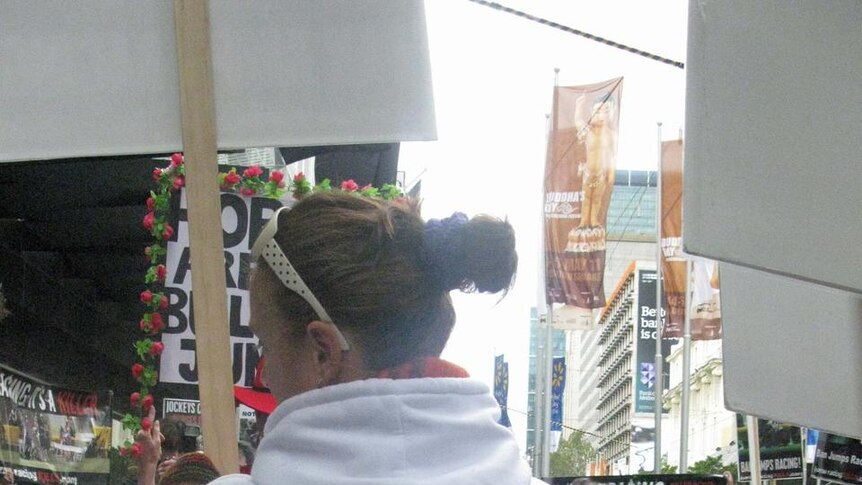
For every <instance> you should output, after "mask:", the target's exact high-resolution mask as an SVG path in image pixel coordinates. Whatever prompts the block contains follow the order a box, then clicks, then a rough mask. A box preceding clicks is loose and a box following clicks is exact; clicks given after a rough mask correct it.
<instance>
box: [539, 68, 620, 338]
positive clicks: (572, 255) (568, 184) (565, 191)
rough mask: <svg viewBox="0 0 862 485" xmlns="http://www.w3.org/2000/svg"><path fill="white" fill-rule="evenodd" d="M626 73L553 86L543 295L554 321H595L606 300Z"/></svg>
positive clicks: (571, 324) (571, 325)
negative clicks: (597, 80) (609, 234)
mask: <svg viewBox="0 0 862 485" xmlns="http://www.w3.org/2000/svg"><path fill="white" fill-rule="evenodd" d="M622 85H623V79H622V78H616V79H611V80H609V81H605V82H602V83H597V84H590V85H586V86H558V87H556V88H555V89H554V103H553V108H552V113H551V117H550V127H549V134H548V152H547V156H546V162H545V181H544V192H545V207H544V213H545V221H544V222H545V231H544V233H545V279H546V281H545V298H546V301H547V303H548V304H554V303H559V304H562V308H559V309H555V310H554V312H555V315H554V324H555V326H556V327H557V328H565V329H581V328H592V326H594V320H593V317H592V310H593V309H596V308H602V307H604V306H605V294H604V289H603V282H604V270H605V249H606V236H607V230H606V222H607V213H608V205H609V204H610V199H611V191H612V190H613V186H614V171H615V169H616V158H617V135H618V131H619V130H618V128H619V112H620V97H621V96H622Z"/></svg>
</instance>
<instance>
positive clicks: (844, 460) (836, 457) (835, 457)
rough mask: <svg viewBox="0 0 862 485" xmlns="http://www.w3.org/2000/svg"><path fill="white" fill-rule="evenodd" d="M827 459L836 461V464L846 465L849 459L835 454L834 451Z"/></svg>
mask: <svg viewBox="0 0 862 485" xmlns="http://www.w3.org/2000/svg"><path fill="white" fill-rule="evenodd" d="M829 459H830V460H832V461H837V462H838V463H843V464H845V465H846V464H847V463H849V462H850V457H849V456H847V455H844V454H840V453H835V452H834V451H833V452H831V453H829Z"/></svg>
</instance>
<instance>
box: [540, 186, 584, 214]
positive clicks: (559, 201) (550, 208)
mask: <svg viewBox="0 0 862 485" xmlns="http://www.w3.org/2000/svg"><path fill="white" fill-rule="evenodd" d="M583 197H584V193H583V192H548V193H546V194H545V217H548V218H550V219H579V218H580V217H581V215H580V212H579V211H580V204H581V200H582V199H583Z"/></svg>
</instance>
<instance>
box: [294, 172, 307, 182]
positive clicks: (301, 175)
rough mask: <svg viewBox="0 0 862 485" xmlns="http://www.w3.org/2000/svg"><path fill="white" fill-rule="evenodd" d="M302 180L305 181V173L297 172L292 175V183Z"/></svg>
mask: <svg viewBox="0 0 862 485" xmlns="http://www.w3.org/2000/svg"><path fill="white" fill-rule="evenodd" d="M304 181H305V174H304V173H302V172H299V173H298V174H296V175H294V176H293V183H295V184H299V183H302V182H304Z"/></svg>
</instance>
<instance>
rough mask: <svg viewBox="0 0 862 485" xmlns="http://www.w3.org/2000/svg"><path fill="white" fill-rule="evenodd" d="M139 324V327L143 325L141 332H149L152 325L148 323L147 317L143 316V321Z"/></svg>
mask: <svg viewBox="0 0 862 485" xmlns="http://www.w3.org/2000/svg"><path fill="white" fill-rule="evenodd" d="M138 326H139V327H141V332H149V327H150V326H149V324H148V323H147V319H146V318H142V319H141V321H140V322H139V323H138Z"/></svg>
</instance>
